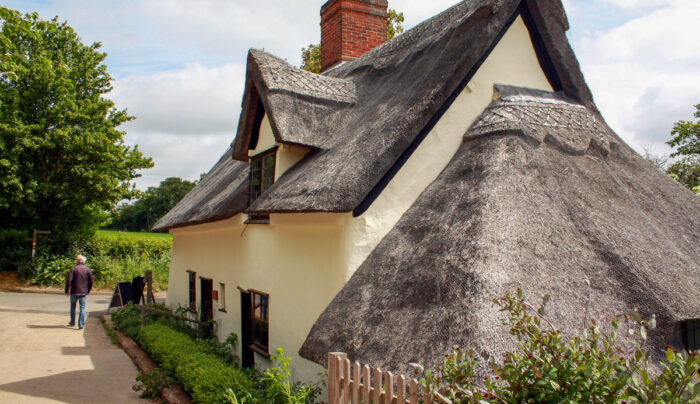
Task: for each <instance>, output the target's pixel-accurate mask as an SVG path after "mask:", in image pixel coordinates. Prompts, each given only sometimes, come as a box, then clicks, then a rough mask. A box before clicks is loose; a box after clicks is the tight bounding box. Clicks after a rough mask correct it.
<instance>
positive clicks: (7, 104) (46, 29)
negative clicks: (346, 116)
mask: <svg viewBox="0 0 700 404" xmlns="http://www.w3.org/2000/svg"><path fill="white" fill-rule="evenodd" d="M0 23H1V24H2V26H1V29H0V55H3V57H2V58H0V77H2V80H0V215H1V216H2V217H3V221H4V223H3V225H4V226H8V227H15V228H23V229H32V228H41V229H46V230H51V231H52V237H53V238H56V239H67V238H70V237H73V236H74V235H76V234H86V233H90V232H91V231H93V230H94V229H95V228H96V227H97V226H99V225H101V224H102V222H103V221H104V220H105V219H106V217H107V216H106V213H105V212H106V211H107V210H109V209H110V207H111V206H112V205H113V204H114V203H116V202H117V201H119V200H121V199H124V198H128V197H130V196H131V193H130V192H129V186H128V185H129V182H130V181H131V180H133V179H134V178H136V177H137V176H138V175H137V174H136V171H137V170H139V169H143V168H149V167H152V165H153V163H152V161H151V160H150V159H149V158H147V157H145V156H143V155H142V154H141V152H139V151H138V149H137V148H133V149H132V148H130V147H129V146H125V145H124V139H123V136H124V133H123V132H122V131H119V130H118V129H117V127H118V126H119V125H120V124H122V123H124V122H127V121H129V120H131V119H133V118H132V117H130V116H129V115H128V114H127V113H126V111H125V110H117V109H115V108H114V103H113V102H112V101H111V100H109V99H107V98H104V95H105V94H107V93H108V92H109V91H111V90H112V87H111V79H112V78H111V77H110V76H109V74H108V73H107V68H106V66H105V65H104V64H103V61H104V59H105V57H106V54H105V53H102V52H99V48H100V45H99V43H94V44H92V45H85V44H83V43H82V42H81V39H80V37H78V35H77V34H76V33H75V31H73V29H72V28H71V27H69V26H68V25H67V24H66V23H60V22H58V20H57V19H53V20H51V21H43V20H41V19H39V17H38V15H37V14H36V13H34V14H27V15H21V14H20V13H18V12H16V11H14V10H10V9H8V8H5V7H0Z"/></svg>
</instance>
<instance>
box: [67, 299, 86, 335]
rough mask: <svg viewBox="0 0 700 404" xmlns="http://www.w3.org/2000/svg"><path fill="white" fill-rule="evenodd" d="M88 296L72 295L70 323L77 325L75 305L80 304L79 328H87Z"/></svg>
mask: <svg viewBox="0 0 700 404" xmlns="http://www.w3.org/2000/svg"><path fill="white" fill-rule="evenodd" d="M86 300H87V295H70V323H71V324H75V303H76V302H78V303H80V315H79V316H78V328H83V327H85V301H86Z"/></svg>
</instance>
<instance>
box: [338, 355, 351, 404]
mask: <svg viewBox="0 0 700 404" xmlns="http://www.w3.org/2000/svg"><path fill="white" fill-rule="evenodd" d="M340 363H341V364H342V368H343V391H342V392H341V400H340V402H341V403H343V404H349V403H350V360H349V359H348V358H347V355H345V357H344V358H343V360H342V361H340Z"/></svg>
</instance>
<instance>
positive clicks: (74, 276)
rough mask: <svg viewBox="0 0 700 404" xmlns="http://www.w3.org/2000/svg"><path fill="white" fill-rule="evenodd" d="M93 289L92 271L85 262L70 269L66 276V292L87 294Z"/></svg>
mask: <svg viewBox="0 0 700 404" xmlns="http://www.w3.org/2000/svg"><path fill="white" fill-rule="evenodd" d="M91 289H92V271H91V270H90V268H88V267H86V266H85V265H84V264H78V265H76V266H74V267H73V268H71V269H70V272H68V277H67V278H66V293H69V292H70V294H71V295H87V294H88V293H90V290H91Z"/></svg>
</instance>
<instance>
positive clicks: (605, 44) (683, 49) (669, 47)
mask: <svg viewBox="0 0 700 404" xmlns="http://www.w3.org/2000/svg"><path fill="white" fill-rule="evenodd" d="M608 1H613V0H608ZM615 2H616V3H620V5H624V4H627V2H625V1H623V0H619V1H615ZM637 3H645V4H647V3H650V2H637ZM665 3H666V6H665V7H662V8H659V9H655V10H653V11H651V12H648V13H646V14H644V15H641V16H639V17H637V18H633V19H632V20H630V21H628V22H627V23H625V24H623V25H621V26H618V27H615V28H613V29H610V30H607V31H592V32H591V31H587V32H583V33H582V34H580V35H578V36H573V42H574V48H575V50H576V53H577V55H578V57H579V60H580V62H581V67H582V69H583V71H584V74H585V76H586V80H587V82H588V84H589V86H590V87H591V90H592V92H593V95H594V97H595V99H596V102H597V104H598V107H599V108H600V109H601V112H602V113H603V116H604V117H605V118H606V120H607V121H608V123H609V124H610V125H611V127H612V128H613V129H614V130H615V131H616V132H617V133H618V134H619V135H620V136H621V137H622V138H623V139H624V140H625V141H627V142H628V143H629V144H630V145H631V146H632V147H634V148H635V149H636V150H637V151H640V152H641V151H642V150H643V149H644V148H645V147H648V148H650V149H651V150H652V151H653V152H654V153H656V154H668V153H669V152H670V148H669V147H668V146H666V145H665V144H664V142H665V141H666V140H668V139H669V138H670V134H669V133H670V130H671V128H672V126H673V123H674V122H675V121H677V120H679V119H690V118H691V117H692V110H693V107H692V106H693V105H694V104H696V103H698V102H700V53H698V52H696V51H695V49H697V42H696V39H697V38H698V37H700V25H698V24H697V22H696V21H695V20H696V19H697V16H698V15H700V2H695V1H693V2H688V1H666V2H665Z"/></svg>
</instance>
